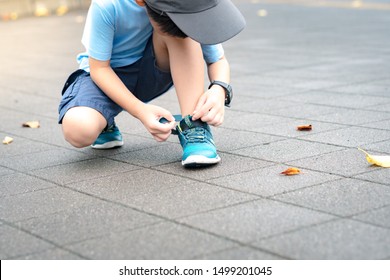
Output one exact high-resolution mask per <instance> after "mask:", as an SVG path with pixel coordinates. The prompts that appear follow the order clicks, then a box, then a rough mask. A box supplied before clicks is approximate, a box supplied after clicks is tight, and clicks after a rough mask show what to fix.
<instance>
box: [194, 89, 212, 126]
mask: <svg viewBox="0 0 390 280" xmlns="http://www.w3.org/2000/svg"><path fill="white" fill-rule="evenodd" d="M206 102H207V96H206V94H203V95H202V96H201V97H200V98H199V100H198V103H197V104H196V107H195V111H194V113H193V114H192V120H194V121H196V120H197V119H199V118H201V117H202V116H203V115H204V114H205V113H206V112H207V111H208V109H207V108H206V107H205V104H206Z"/></svg>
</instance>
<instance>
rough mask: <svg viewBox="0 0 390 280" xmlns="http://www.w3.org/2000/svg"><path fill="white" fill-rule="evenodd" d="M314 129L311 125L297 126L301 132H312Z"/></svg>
mask: <svg viewBox="0 0 390 280" xmlns="http://www.w3.org/2000/svg"><path fill="white" fill-rule="evenodd" d="M312 128H313V127H312V125H311V124H308V125H300V126H297V130H299V131H310V130H312Z"/></svg>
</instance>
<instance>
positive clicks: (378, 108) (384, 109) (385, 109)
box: [366, 103, 390, 112]
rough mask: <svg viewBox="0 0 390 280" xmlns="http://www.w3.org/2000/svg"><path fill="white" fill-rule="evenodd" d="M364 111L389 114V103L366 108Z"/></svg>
mask: <svg viewBox="0 0 390 280" xmlns="http://www.w3.org/2000/svg"><path fill="white" fill-rule="evenodd" d="M366 109H367V110H372V111H382V112H390V103H387V104H381V105H375V106H370V107H367V108H366Z"/></svg>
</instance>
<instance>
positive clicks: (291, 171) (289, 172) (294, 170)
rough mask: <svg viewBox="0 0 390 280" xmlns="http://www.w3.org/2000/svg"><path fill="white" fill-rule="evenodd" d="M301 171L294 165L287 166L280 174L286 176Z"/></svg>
mask: <svg viewBox="0 0 390 280" xmlns="http://www.w3.org/2000/svg"><path fill="white" fill-rule="evenodd" d="M300 173H301V170H299V169H298V168H296V167H289V168H287V169H286V170H284V171H283V172H281V173H280V174H283V175H286V176H291V175H298V174H300Z"/></svg>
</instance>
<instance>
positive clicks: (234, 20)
mask: <svg viewBox="0 0 390 280" xmlns="http://www.w3.org/2000/svg"><path fill="white" fill-rule="evenodd" d="M167 14H168V16H169V17H170V18H171V19H172V21H173V22H174V23H175V24H176V25H177V26H178V27H179V28H180V29H181V30H182V31H183V32H184V33H185V34H186V35H187V36H188V37H190V38H192V39H194V40H195V41H197V42H199V43H202V44H207V45H211V44H218V43H222V42H224V41H227V40H229V39H231V38H232V37H234V36H236V35H237V34H238V33H240V32H241V31H242V30H243V29H244V27H245V25H246V23H245V19H244V17H243V16H242V14H241V13H240V11H239V10H238V9H237V8H236V6H234V5H233V3H231V2H230V1H220V2H219V4H218V5H217V6H215V7H213V8H211V9H208V10H205V11H203V12H200V13H195V14H188V13H187V14H177V13H167Z"/></svg>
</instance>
